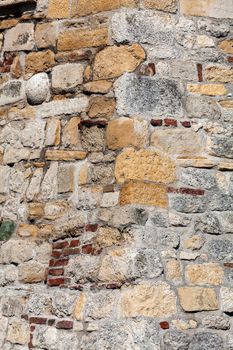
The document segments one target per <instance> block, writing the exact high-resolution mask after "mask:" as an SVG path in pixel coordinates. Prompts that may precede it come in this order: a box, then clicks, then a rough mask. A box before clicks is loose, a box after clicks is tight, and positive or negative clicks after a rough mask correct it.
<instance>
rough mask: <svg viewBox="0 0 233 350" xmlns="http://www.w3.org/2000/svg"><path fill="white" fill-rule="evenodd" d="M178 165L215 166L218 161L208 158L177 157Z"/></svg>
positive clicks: (184, 166)
mask: <svg viewBox="0 0 233 350" xmlns="http://www.w3.org/2000/svg"><path fill="white" fill-rule="evenodd" d="M176 163H177V165H179V166H181V167H183V168H189V167H193V168H208V169H209V168H213V167H215V166H216V165H217V162H216V161H213V160H211V159H208V158H177V160H176Z"/></svg>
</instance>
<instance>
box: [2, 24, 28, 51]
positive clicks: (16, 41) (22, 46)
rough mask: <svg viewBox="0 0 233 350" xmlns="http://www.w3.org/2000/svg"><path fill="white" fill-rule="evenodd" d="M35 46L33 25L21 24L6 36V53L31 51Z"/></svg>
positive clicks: (10, 30)
mask: <svg viewBox="0 0 233 350" xmlns="http://www.w3.org/2000/svg"><path fill="white" fill-rule="evenodd" d="M34 45H35V43H34V24H33V23H19V24H17V25H16V26H15V27H13V28H11V29H9V30H7V32H6V34H5V40H4V51H30V50H32V49H33V47H34Z"/></svg>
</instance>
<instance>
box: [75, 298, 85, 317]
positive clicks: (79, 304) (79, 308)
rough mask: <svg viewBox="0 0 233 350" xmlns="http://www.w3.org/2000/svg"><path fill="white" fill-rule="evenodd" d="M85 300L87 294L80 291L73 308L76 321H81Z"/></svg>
mask: <svg viewBox="0 0 233 350" xmlns="http://www.w3.org/2000/svg"><path fill="white" fill-rule="evenodd" d="M86 301H87V296H86V294H85V293H81V294H80V296H79V298H78V299H77V301H76V304H75V309H74V318H75V319H76V320H78V321H81V320H82V319H83V316H84V308H85V304H86Z"/></svg>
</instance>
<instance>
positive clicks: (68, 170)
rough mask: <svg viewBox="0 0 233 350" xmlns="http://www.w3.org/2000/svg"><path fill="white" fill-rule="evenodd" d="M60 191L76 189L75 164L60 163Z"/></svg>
mask: <svg viewBox="0 0 233 350" xmlns="http://www.w3.org/2000/svg"><path fill="white" fill-rule="evenodd" d="M57 181H58V193H67V192H72V191H73V190H74V166H73V165H71V164H64V165H60V166H59V168H58V180H57Z"/></svg>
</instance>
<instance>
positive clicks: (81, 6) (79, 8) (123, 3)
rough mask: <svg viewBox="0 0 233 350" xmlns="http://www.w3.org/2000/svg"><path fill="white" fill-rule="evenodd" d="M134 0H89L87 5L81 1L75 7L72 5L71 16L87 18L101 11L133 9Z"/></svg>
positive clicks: (83, 0)
mask: <svg viewBox="0 0 233 350" xmlns="http://www.w3.org/2000/svg"><path fill="white" fill-rule="evenodd" d="M134 6H136V1H135V0H115V1H112V0H110V1H109V0H91V1H89V3H88V4H87V3H86V1H85V0H81V1H79V2H78V4H77V5H73V8H72V14H73V15H76V16H80V17H82V16H87V15H90V14H94V13H97V12H102V11H110V10H115V9H118V8H120V7H134Z"/></svg>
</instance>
